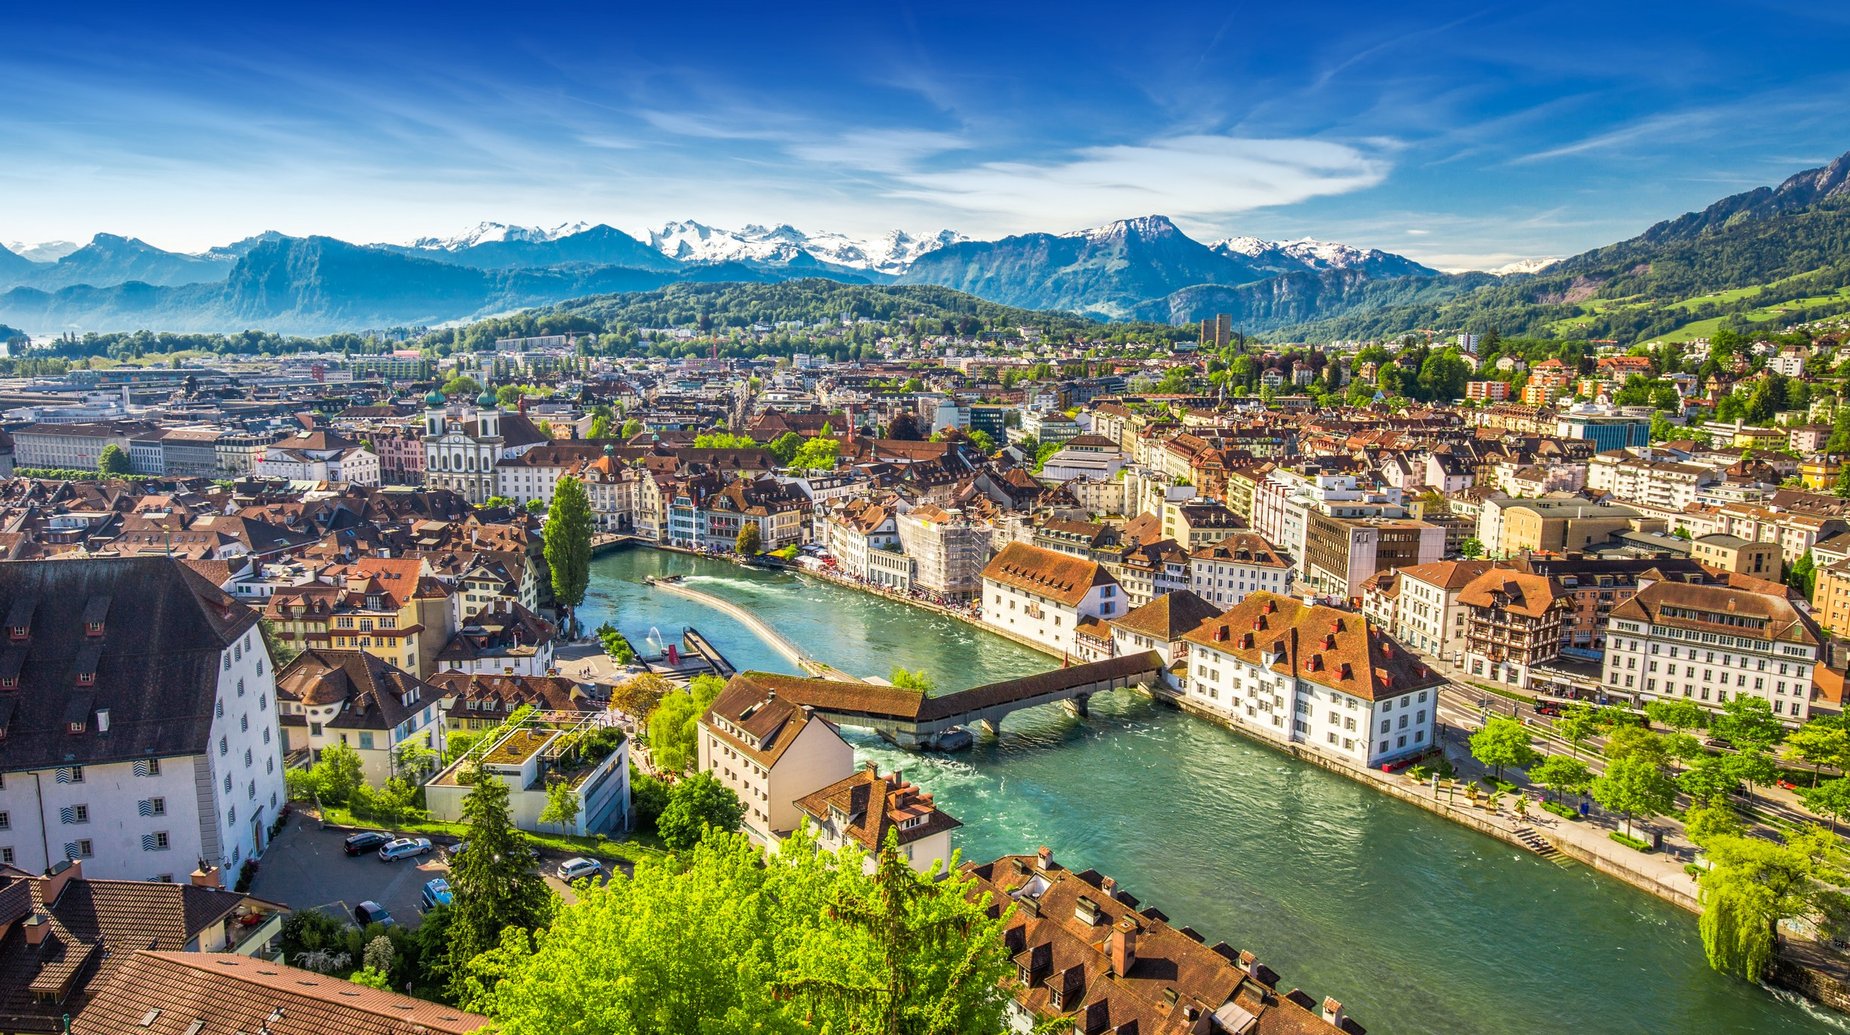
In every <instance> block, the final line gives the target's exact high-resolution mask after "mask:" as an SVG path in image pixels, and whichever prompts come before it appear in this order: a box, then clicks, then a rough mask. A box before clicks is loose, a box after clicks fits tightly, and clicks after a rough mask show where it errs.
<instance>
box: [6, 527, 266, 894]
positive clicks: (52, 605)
mask: <svg viewBox="0 0 1850 1035" xmlns="http://www.w3.org/2000/svg"><path fill="white" fill-rule="evenodd" d="M0 614H3V615H4V623H5V624H4V627H0V742H3V743H4V744H5V748H4V750H0V866H15V867H18V868H20V869H22V870H26V871H28V872H33V873H42V872H44V871H45V870H47V869H49V868H51V867H53V866H56V865H58V864H60V863H63V862H65V861H66V860H82V862H83V865H84V866H85V868H86V869H87V871H88V872H89V873H90V874H91V875H93V876H97V877H109V878H117V879H122V880H173V879H175V878H176V877H179V878H181V879H184V877H185V875H186V874H188V873H190V872H191V871H192V870H193V869H194V868H195V867H196V866H197V865H198V864H199V861H200V860H202V859H203V860H205V861H206V862H207V864H208V865H212V866H218V867H222V868H223V869H224V870H225V871H226V872H228V873H235V872H237V869H238V868H239V867H240V866H242V865H243V864H244V863H245V862H246V861H247V860H250V859H253V858H255V857H257V856H258V855H261V854H262V853H263V850H264V848H265V846H266V845H267V844H268V843H269V828H270V824H271V823H272V822H273V821H274V820H275V818H276V813H277V809H278V808H279V807H280V806H281V805H282V803H283V800H284V796H285V795H284V789H283V769H282V760H283V738H282V734H281V730H280V728H279V725H278V722H277V709H276V708H275V707H274V705H273V702H272V697H274V695H275V685H274V684H275V673H274V672H273V671H272V670H271V667H270V659H269V653H268V651H266V650H265V648H264V643H263V637H262V636H261V635H260V634H259V632H258V630H257V613H256V612H255V611H252V610H251V609H250V608H248V607H246V606H244V605H243V604H240V603H238V602H237V601H235V600H233V599H232V598H231V597H229V596H227V595H226V594H225V593H223V592H222V591H221V590H219V589H218V587H216V586H214V585H212V584H211V583H209V582H207V581H206V580H205V579H203V578H201V577H200V576H199V575H197V574H195V573H194V572H193V571H192V570H191V569H189V568H187V567H186V566H185V565H183V564H181V563H180V562H178V561H175V560H173V559H171V558H166V557H137V558H110V559H90V560H56V561H17V562H11V563H7V564H0Z"/></svg>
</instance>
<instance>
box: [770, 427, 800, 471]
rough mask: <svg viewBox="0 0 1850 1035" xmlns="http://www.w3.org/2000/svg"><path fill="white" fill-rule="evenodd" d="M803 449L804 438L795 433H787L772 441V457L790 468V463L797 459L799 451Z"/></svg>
mask: <svg viewBox="0 0 1850 1035" xmlns="http://www.w3.org/2000/svg"><path fill="white" fill-rule="evenodd" d="M802 447H803V436H801V435H799V434H797V433H796V432H794V431H786V432H784V433H783V434H782V435H779V436H777V437H776V438H774V439H772V440H771V445H770V447H769V448H770V450H771V455H772V456H774V457H776V458H777V462H778V463H780V464H783V465H784V466H785V467H788V466H790V461H791V460H793V459H795V458H796V455H797V450H798V449H801V448H802Z"/></svg>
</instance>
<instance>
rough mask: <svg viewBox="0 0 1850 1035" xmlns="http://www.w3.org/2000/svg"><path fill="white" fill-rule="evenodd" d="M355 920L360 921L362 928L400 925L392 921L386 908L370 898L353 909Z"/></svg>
mask: <svg viewBox="0 0 1850 1035" xmlns="http://www.w3.org/2000/svg"><path fill="white" fill-rule="evenodd" d="M353 918H354V919H355V920H357V921H359V924H360V926H361V927H371V926H372V925H374V924H378V925H380V926H381V927H392V926H395V925H396V924H397V923H398V921H396V920H394V919H392V914H391V913H388V912H386V908H385V907H384V906H382V905H380V904H379V903H377V902H374V901H373V900H372V899H370V898H369V899H367V900H366V901H364V902H362V903H360V904H359V905H357V906H354V907H353Z"/></svg>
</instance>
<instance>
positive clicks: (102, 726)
mask: <svg viewBox="0 0 1850 1035" xmlns="http://www.w3.org/2000/svg"><path fill="white" fill-rule="evenodd" d="M96 731H97V732H98V733H108V732H109V709H107V708H98V709H97V710H96Z"/></svg>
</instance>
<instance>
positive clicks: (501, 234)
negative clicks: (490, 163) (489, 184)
mask: <svg viewBox="0 0 1850 1035" xmlns="http://www.w3.org/2000/svg"><path fill="white" fill-rule="evenodd" d="M590 228H591V224H590V223H586V222H584V221H582V220H581V221H578V222H574V223H561V224H559V225H558V226H555V227H552V228H551V229H547V228H545V227H538V226H512V225H510V224H508V223H492V222H482V223H477V224H475V225H474V226H472V227H470V228H469V229H467V230H464V231H463V232H462V233H460V234H457V235H456V236H454V237H420V238H418V239H417V240H415V241H412V242H411V247H413V248H423V249H426V250H428V251H444V252H455V251H461V250H462V249H464V248H473V247H475V246H476V245H478V244H490V243H493V242H497V241H518V242H522V243H526V244H542V243H544V242H546V241H556V240H558V239H559V238H561V237H570V236H572V235H573V234H578V233H583V232H584V231H586V230H588V229H590Z"/></svg>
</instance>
